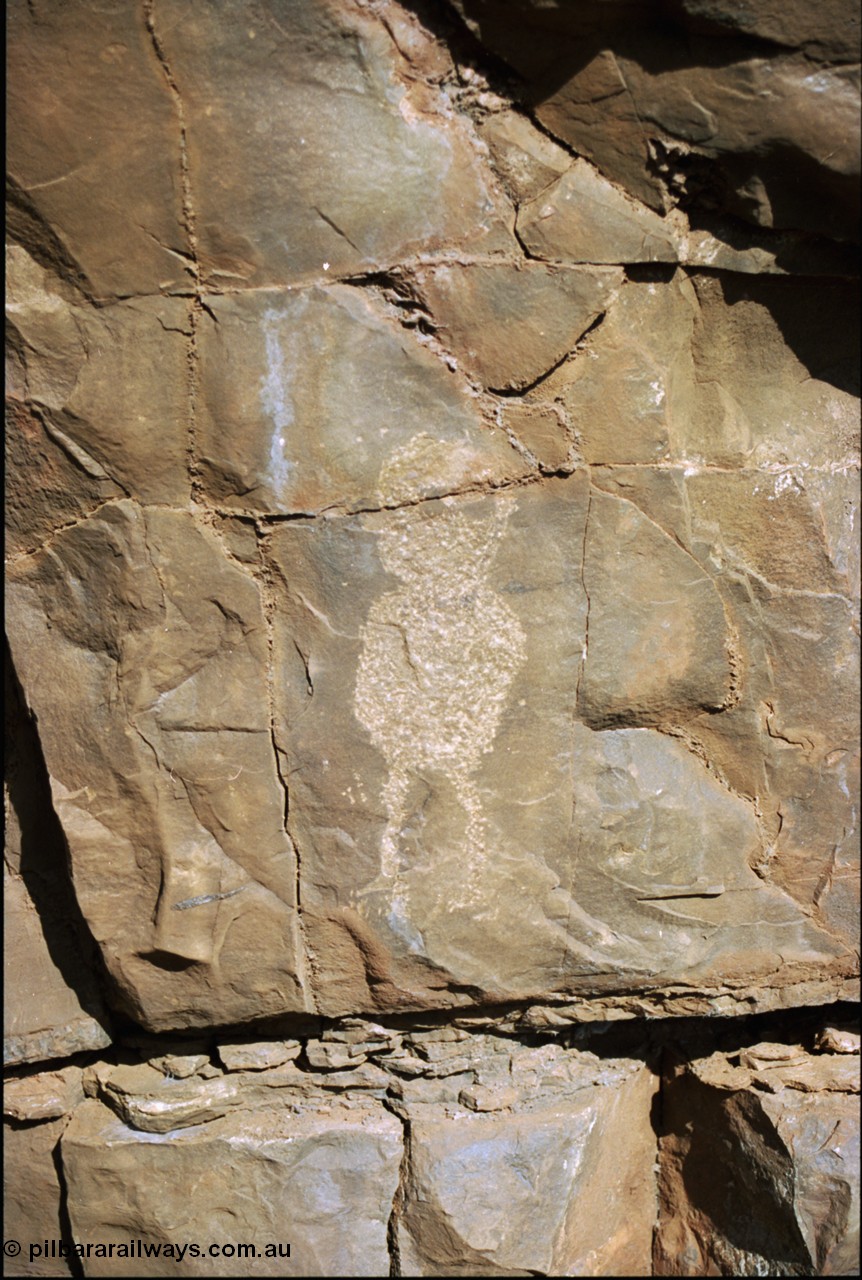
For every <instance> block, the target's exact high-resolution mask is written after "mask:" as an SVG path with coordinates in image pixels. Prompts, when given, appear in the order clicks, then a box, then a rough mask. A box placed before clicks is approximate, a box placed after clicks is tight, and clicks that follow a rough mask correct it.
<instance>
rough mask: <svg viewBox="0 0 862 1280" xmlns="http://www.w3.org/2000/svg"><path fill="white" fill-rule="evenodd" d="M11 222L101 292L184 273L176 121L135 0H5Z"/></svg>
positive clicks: (136, 289) (154, 286) (147, 289)
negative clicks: (67, 0) (107, 0)
mask: <svg viewBox="0 0 862 1280" xmlns="http://www.w3.org/2000/svg"><path fill="white" fill-rule="evenodd" d="M8 35H9V57H10V66H14V68H15V75H14V77H13V83H12V85H11V93H10V98H9V115H10V119H9V124H10V129H9V143H10V147H9V170H10V173H11V176H12V183H13V198H12V203H13V213H12V216H11V218H10V223H11V226H12V227H13V228H14V229H15V230H16V231H17V233H18V236H19V237H21V238H22V240H23V242H24V243H25V244H26V243H30V242H36V243H40V242H41V244H42V245H43V246H44V248H45V249H47V251H48V253H49V256H50V257H51V258H53V259H54V260H55V261H57V262H58V263H59V264H60V266H61V268H62V269H63V270H64V273H65V274H67V275H69V276H71V277H72V278H74V279H76V280H77V281H79V282H81V283H82V284H84V285H85V287H87V288H88V290H92V291H93V292H94V293H95V294H96V295H98V296H101V297H106V296H111V295H118V294H121V295H123V296H126V297H128V296H129V295H130V294H144V293H157V292H158V291H159V289H160V288H173V289H176V288H181V287H183V286H185V285H187V284H188V280H189V275H188V270H187V263H186V262H185V261H184V256H185V254H186V251H187V249H188V241H187V234H186V229H185V227H184V225H183V223H184V217H183V207H182V202H183V192H182V182H181V172H180V167H181V152H180V130H179V122H178V119H177V115H176V108H175V105H174V102H173V101H172V98H171V94H170V92H169V90H168V86H167V83H166V81H165V76H164V71H163V68H162V66H161V65H160V63H159V59H158V56H157V53H156V50H155V49H154V47H153V42H152V38H151V36H150V32H149V31H148V29H147V22H146V10H145V6H143V5H129V4H117V5H110V6H108V7H107V8H106V7H105V5H103V4H100V3H97V2H96V0H93V2H92V3H90V2H88V3H85V4H84V5H83V6H80V5H79V6H75V7H71V6H70V5H67V4H64V3H63V0H49V3H47V4H45V5H43V6H42V7H41V8H40V9H39V10H38V12H37V11H35V10H34V9H33V7H32V6H31V5H28V4H27V3H26V2H25V0H20V3H19V2H18V0H16V2H15V3H13V4H12V5H11V6H10V11H9V22H8Z"/></svg>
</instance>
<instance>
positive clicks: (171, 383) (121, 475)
mask: <svg viewBox="0 0 862 1280" xmlns="http://www.w3.org/2000/svg"><path fill="white" fill-rule="evenodd" d="M6 270H7V291H6V323H7V339H8V341H9V345H10V347H11V349H12V352H13V353H14V357H13V360H14V363H13V372H12V376H11V377H10V378H9V384H8V388H9V393H10V399H11V412H10V416H9V418H8V419H7V422H8V427H7V429H8V430H9V438H8V441H7V448H8V451H9V452H8V454H7V457H8V459H9V462H10V464H11V469H12V475H11V483H10V489H9V499H10V503H9V517H10V518H9V527H10V535H11V537H10V547H11V549H12V550H15V551H17V550H19V549H21V550H28V551H32V550H35V549H36V547H38V546H39V545H40V541H41V540H44V538H45V537H46V536H48V535H49V534H50V533H52V532H53V530H54V528H56V527H58V526H60V525H63V524H69V523H71V521H72V519H74V518H75V517H77V516H79V515H80V514H84V513H87V512H88V511H90V510H92V509H93V507H94V506H96V505H98V500H99V499H101V500H102V501H105V500H107V499H108V498H112V497H121V496H123V495H124V494H130V493H131V494H134V495H135V497H136V498H137V499H139V500H140V501H142V502H158V503H170V504H173V505H177V506H182V505H183V504H184V503H185V502H186V501H187V500H188V493H189V475H188V457H187V454H188V434H189V427H188V413H189V387H188V380H189V373H188V367H187V361H188V347H189V335H190V332H191V330H190V321H189V314H188V312H189V304H188V302H186V301H185V300H184V299H181V298H160V297H155V298H139V299H132V300H130V301H128V302H118V303H115V304H113V305H111V306H104V307H98V308H97V307H92V306H90V305H88V304H87V303H86V302H85V300H84V299H83V298H82V297H81V296H80V295H79V294H77V293H76V292H75V291H74V290H72V289H70V288H69V287H68V285H66V284H65V283H64V282H63V281H62V279H61V278H60V277H59V276H57V275H55V274H54V273H52V272H51V271H48V270H46V269H45V268H44V267H42V266H40V265H39V264H38V263H37V262H35V261H34V260H33V259H32V258H31V257H30V256H29V254H27V253H26V252H25V250H24V249H22V248H20V246H18V245H12V246H10V248H9V249H7V253H6ZM37 478H38V482H37Z"/></svg>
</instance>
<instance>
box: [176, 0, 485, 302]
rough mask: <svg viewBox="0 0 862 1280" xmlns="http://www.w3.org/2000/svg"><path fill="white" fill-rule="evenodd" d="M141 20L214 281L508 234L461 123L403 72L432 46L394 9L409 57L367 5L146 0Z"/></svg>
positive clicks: (285, 277)
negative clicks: (179, 127)
mask: <svg viewBox="0 0 862 1280" xmlns="http://www.w3.org/2000/svg"><path fill="white" fill-rule="evenodd" d="M153 25H154V28H155V32H156V35H157V38H158V40H159V43H160V45H161V47H162V49H163V53H164V59H165V63H166V67H167V69H168V70H169V74H170V76H171V77H172V78H173V79H174V80H175V81H176V85H177V94H178V100H179V101H181V103H182V109H183V118H184V122H185V137H186V146H187V157H188V159H187V163H188V184H189V188H190V191H191V193H192V197H193V204H194V214H195V226H196V238H197V250H198V253H199V256H200V262H201V266H202V270H203V273H204V276H205V277H206V278H207V279H208V280H210V281H212V283H213V284H217V285H223V284H228V285H235V284H237V283H240V284H248V285H252V286H260V285H267V284H276V283H285V282H287V281H291V280H296V279H299V278H302V277H304V276H308V275H314V276H319V275H321V274H322V273H323V272H327V271H331V272H332V274H333V275H345V274H346V275H350V274H356V273H358V272H359V271H362V270H374V269H375V268H379V267H386V266H388V265H389V264H390V263H392V262H394V261H397V260H398V259H399V258H400V257H404V256H405V255H409V254H411V253H415V252H417V251H422V252H426V251H427V250H429V249H437V248H442V247H443V246H444V245H446V244H448V243H449V242H452V241H454V242H456V243H459V244H463V245H465V246H467V245H469V246H470V247H472V248H479V247H481V249H482V250H483V251H487V250H488V249H491V248H499V247H500V245H501V244H507V243H508V242H509V235H508V232H507V230H506V227H505V222H504V219H505V216H506V215H505V207H504V206H503V205H502V203H498V201H497V197H496V193H495V192H494V189H493V185H492V184H491V183H489V182H488V179H487V176H486V175H485V174H484V173H483V172H482V169H481V168H480V166H479V164H478V162H477V157H476V156H475V154H474V152H473V149H472V147H471V143H470V131H469V129H468V128H467V127H465V124H464V122H462V121H460V120H456V119H454V118H453V117H452V114H451V111H448V110H447V103H446V100H445V98H444V97H443V96H442V95H441V94H440V93H439V92H435V91H434V90H433V89H432V88H431V87H430V86H428V85H427V84H424V83H423V82H422V81H421V80H420V79H417V78H416V77H415V75H411V71H412V68H411V65H410V63H411V62H414V63H416V62H419V63H420V64H421V59H422V50H423V47H424V49H425V50H427V51H429V52H430V50H432V49H433V48H434V45H433V41H431V40H430V38H429V37H428V36H427V35H426V34H425V33H424V32H423V31H422V28H421V27H420V26H419V24H418V23H415V22H413V23H411V21H410V19H409V18H408V17H407V16H406V15H403V16H402V19H401V31H400V32H399V38H400V42H401V46H402V47H403V46H404V45H406V44H407V41H406V40H405V28H406V29H407V30H408V31H410V32H411V34H412V41H413V45H414V47H413V48H412V49H411V50H410V53H409V55H408V57H409V58H410V61H408V57H405V56H404V55H403V54H402V53H401V52H400V47H399V43H396V41H395V40H393V37H392V35H391V34H390V32H389V30H388V29H387V27H386V25H385V23H384V21H382V20H381V18H380V17H379V16H378V15H377V14H376V13H375V12H374V11H373V10H367V9H363V8H360V7H358V6H356V5H348V4H337V5H329V4H324V3H321V0H303V2H302V3H301V4H294V5H292V6H291V7H290V8H289V9H288V10H284V11H282V10H278V11H276V10H274V9H271V8H268V7H267V8H264V9H262V10H261V11H260V12H259V13H257V14H256V15H255V17H254V19H252V18H251V17H250V15H249V13H248V10H247V7H246V6H245V5H244V4H242V3H239V2H234V3H231V4H229V5H227V6H223V7H222V9H221V10H220V12H219V19H218V21H217V22H213V21H212V17H211V15H210V14H208V13H206V12H203V13H200V14H198V13H195V14H189V13H188V11H187V9H186V7H185V6H184V5H183V4H181V3H176V2H175V0H159V2H158V4H157V5H156V6H155V10H154V23H153ZM408 39H409V36H408ZM437 52H438V56H439V50H438V51H437ZM425 56H426V57H427V56H428V54H427V53H426V55H425Z"/></svg>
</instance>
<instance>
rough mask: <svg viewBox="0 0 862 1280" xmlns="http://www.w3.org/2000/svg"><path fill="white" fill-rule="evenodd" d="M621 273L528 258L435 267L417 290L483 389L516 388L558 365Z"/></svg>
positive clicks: (608, 299)
mask: <svg viewBox="0 0 862 1280" xmlns="http://www.w3.org/2000/svg"><path fill="white" fill-rule="evenodd" d="M622 279H623V276H622V272H621V271H601V270H583V269H582V270H579V269H577V268H574V269H573V268H569V269H564V268H556V269H555V268H553V267H545V266H541V265H539V264H538V263H526V264H524V265H523V266H522V267H521V269H520V270H518V271H514V270H513V269H512V266H511V265H510V264H509V263H500V264H499V265H497V264H495V265H493V266H485V265H472V266H469V267H464V266H458V265H454V266H449V265H445V266H438V267H432V268H429V269H425V270H422V271H420V272H418V273H417V276H416V282H417V287H418V290H419V293H420V295H421V297H422V299H423V300H424V302H425V304H426V305H427V307H428V310H429V311H430V312H431V314H432V315H433V316H434V318H435V320H436V322H437V323H438V325H439V326H440V334H441V337H442V338H443V340H444V342H445V343H446V345H447V346H448V347H449V348H450V349H452V350H455V351H457V352H458V355H459V364H461V365H463V367H464V368H466V369H467V370H468V372H470V373H472V374H473V375H474V376H475V377H476V378H478V379H479V381H480V382H481V383H482V384H483V385H484V386H486V387H491V388H493V389H494V390H508V391H511V390H518V389H522V388H523V387H525V386H527V384H528V383H531V382H535V380H536V379H537V378H539V377H540V376H541V375H542V374H543V373H547V372H548V371H549V370H550V369H551V368H552V367H553V366H554V365H556V364H558V363H559V362H560V360H561V359H563V357H564V356H565V355H567V354H568V352H570V351H571V350H572V348H573V347H574V345H575V343H576V342H577V341H578V339H579V338H580V337H581V336H582V335H583V333H584V332H585V331H586V330H587V329H588V328H589V327H590V325H592V324H593V323H594V322H595V321H596V319H597V318H598V317H599V316H600V315H602V314H603V313H604V312H605V311H606V310H607V308H608V307H609V306H611V305H612V304H613V301H614V298H615V297H616V294H617V290H618V289H619V286H620V285H621V284H622Z"/></svg>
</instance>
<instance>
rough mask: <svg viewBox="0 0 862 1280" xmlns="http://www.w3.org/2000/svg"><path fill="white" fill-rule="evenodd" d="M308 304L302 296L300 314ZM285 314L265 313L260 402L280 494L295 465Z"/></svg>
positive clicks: (275, 486) (273, 480)
mask: <svg viewBox="0 0 862 1280" xmlns="http://www.w3.org/2000/svg"><path fill="white" fill-rule="evenodd" d="M327 265H328V264H327ZM305 306H306V299H304V298H303V299H300V301H299V303H298V306H297V307H296V312H297V313H298V314H299V315H301V314H302V312H303V311H304V310H305ZM286 318H287V315H286V313H285V312H279V311H276V310H274V309H271V310H269V311H267V312H266V313H265V314H264V317H263V334H264V342H265V344H266V377H264V378H261V382H260V403H261V406H262V407H263V409H264V411H265V412H266V413H268V414H269V416H270V418H271V419H272V426H273V430H272V436H271V440H270V450H269V467H268V473H269V479H270V482H271V484H272V486H273V489H274V490H275V492H276V493H277V494H280V493H281V491H282V489H283V488H284V486H285V485H286V484H287V482H288V480H289V478H290V473H291V471H292V469H293V464H292V463H291V461H290V458H289V455H288V448H289V445H288V439H289V436H288V432H289V429H290V427H292V426H293V420H294V410H293V400H292V397H291V390H292V387H291V384H292V382H293V369H294V364H293V362H292V361H291V360H289V359H285V354H284V351H283V350H282V346H281V339H280V337H279V332H278V327H279V323H280V322H282V321H284V320H285V319H286Z"/></svg>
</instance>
